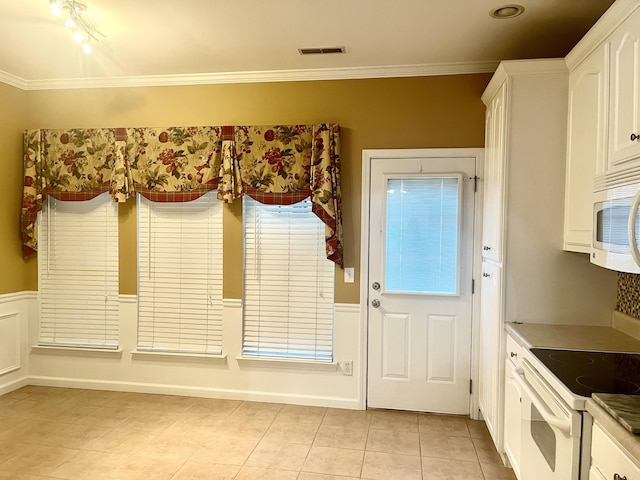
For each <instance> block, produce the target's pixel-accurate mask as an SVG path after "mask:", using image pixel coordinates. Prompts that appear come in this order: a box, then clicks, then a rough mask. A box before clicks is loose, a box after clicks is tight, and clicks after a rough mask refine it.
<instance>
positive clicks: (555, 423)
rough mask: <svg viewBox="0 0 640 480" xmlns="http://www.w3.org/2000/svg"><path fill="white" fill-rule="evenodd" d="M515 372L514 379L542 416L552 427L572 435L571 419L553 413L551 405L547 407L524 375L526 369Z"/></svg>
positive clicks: (518, 369)
mask: <svg viewBox="0 0 640 480" xmlns="http://www.w3.org/2000/svg"><path fill="white" fill-rule="evenodd" d="M515 373H516V375H515V376H514V380H515V381H516V383H518V385H520V388H521V389H522V390H523V391H524V393H525V394H526V395H527V396H528V397H529V400H531V403H533V404H534V405H535V407H536V408H537V409H538V411H539V412H540V415H542V418H544V420H545V421H546V422H547V423H548V424H549V425H551V426H552V427H555V428H557V429H558V430H560V431H561V432H563V433H565V434H567V435H570V434H571V422H570V420H569V419H562V418H559V417H556V416H555V415H554V414H553V412H552V411H551V410H549V407H547V406H546V405H545V404H544V402H543V401H542V399H541V398H540V396H539V395H538V394H537V393H536V392H535V391H534V390H533V388H531V386H530V385H529V382H527V380H526V378H525V376H524V370H523V369H522V368H517V369H516V370H515Z"/></svg>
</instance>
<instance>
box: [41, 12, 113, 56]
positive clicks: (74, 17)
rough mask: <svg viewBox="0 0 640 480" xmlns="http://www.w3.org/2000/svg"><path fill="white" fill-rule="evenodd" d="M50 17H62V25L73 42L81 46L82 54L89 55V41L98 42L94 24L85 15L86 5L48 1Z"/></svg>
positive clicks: (99, 33)
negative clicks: (69, 31) (71, 36)
mask: <svg viewBox="0 0 640 480" xmlns="http://www.w3.org/2000/svg"><path fill="white" fill-rule="evenodd" d="M49 6H50V7H51V13H52V15H54V16H56V17H63V19H64V21H63V24H64V26H65V27H67V28H68V29H69V30H71V34H72V35H73V40H74V41H75V42H76V43H78V44H81V45H82V52H83V53H86V54H89V53H91V51H92V50H91V41H92V40H95V41H96V42H97V41H98V38H97V36H96V35H102V36H103V37H104V35H103V34H102V33H101V32H99V31H98V29H97V28H96V25H95V23H94V22H93V20H91V18H89V17H88V15H87V5H86V4H84V3H81V2H76V1H75V0H49Z"/></svg>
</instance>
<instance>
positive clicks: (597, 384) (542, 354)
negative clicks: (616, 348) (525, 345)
mask: <svg viewBox="0 0 640 480" xmlns="http://www.w3.org/2000/svg"><path fill="white" fill-rule="evenodd" d="M530 351H531V353H532V354H533V355H535V357H536V358H537V359H538V360H539V361H540V362H542V364H543V365H544V366H545V367H546V368H547V369H549V371H550V372H551V373H552V374H553V375H554V376H555V377H556V378H557V379H558V380H560V382H562V383H563V384H564V385H565V386H566V387H567V388H568V389H569V390H570V391H571V392H572V393H573V394H575V395H579V396H582V397H590V396H591V394H593V393H622V394H627V395H640V354H638V353H617V352H588V351H582V350H580V351H579V350H556V349H548V348H532V349H531V350H530Z"/></svg>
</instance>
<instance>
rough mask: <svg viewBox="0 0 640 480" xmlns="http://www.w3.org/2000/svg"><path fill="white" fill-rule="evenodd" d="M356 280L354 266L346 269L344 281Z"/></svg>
mask: <svg viewBox="0 0 640 480" xmlns="http://www.w3.org/2000/svg"><path fill="white" fill-rule="evenodd" d="M354 281H355V272H354V268H353V267H348V268H345V269H344V283H353V282H354Z"/></svg>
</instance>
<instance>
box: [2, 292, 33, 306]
mask: <svg viewBox="0 0 640 480" xmlns="http://www.w3.org/2000/svg"><path fill="white" fill-rule="evenodd" d="M37 299H38V292H34V291H31V290H25V291H22V292H14V293H5V294H2V295H0V304H3V303H9V302H19V301H21V300H37Z"/></svg>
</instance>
